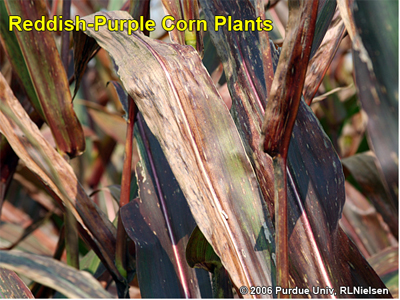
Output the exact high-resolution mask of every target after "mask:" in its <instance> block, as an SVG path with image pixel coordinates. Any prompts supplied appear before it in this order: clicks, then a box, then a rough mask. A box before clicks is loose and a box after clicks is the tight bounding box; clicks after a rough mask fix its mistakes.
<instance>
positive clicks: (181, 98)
mask: <svg viewBox="0 0 400 300" xmlns="http://www.w3.org/2000/svg"><path fill="white" fill-rule="evenodd" d="M101 14H102V15H105V16H106V17H108V18H113V19H116V18H117V19H119V18H121V19H129V18H130V16H129V15H127V14H126V13H123V12H110V13H101ZM85 18H86V20H87V21H88V22H91V21H92V20H93V18H94V15H91V16H88V17H85ZM85 33H86V34H88V35H90V36H92V37H93V38H95V39H96V40H97V43H98V44H99V45H100V46H101V47H103V48H105V49H106V50H107V51H108V52H109V53H110V54H111V56H112V57H113V58H114V60H115V62H116V64H117V65H118V67H119V75H120V77H121V81H122V83H123V84H124V87H125V89H126V90H127V92H128V93H129V94H130V95H131V96H132V98H133V99H134V100H135V102H136V104H137V106H138V108H139V110H140V111H141V112H142V114H143V116H144V119H145V121H146V123H147V124H148V126H149V128H150V130H151V131H152V133H153V134H154V135H155V136H156V137H157V139H158V140H159V142H160V144H161V147H162V149H163V151H164V154H165V156H166V157H167V159H168V162H169V164H170V166H171V169H172V171H173V173H174V175H175V177H176V179H177V181H178V183H179V185H180V187H181V189H182V191H183V193H184V195H185V197H186V199H187V201H188V203H189V206H190V209H191V212H192V214H193V216H194V218H195V220H196V223H197V224H198V226H199V228H200V229H201V231H202V232H203V234H204V236H205V237H206V238H207V240H208V241H209V242H210V244H211V245H212V246H213V248H214V250H215V252H216V253H217V255H218V256H220V257H221V260H222V264H223V265H224V267H225V268H226V269H227V271H228V272H229V274H230V276H231V278H232V281H233V282H234V284H236V285H237V286H243V285H245V286H248V287H249V286H254V285H258V284H260V285H265V284H272V282H273V280H274V277H275V276H273V272H274V266H273V262H272V259H271V253H272V252H273V241H272V242H271V243H268V241H267V240H266V239H265V238H263V239H260V243H262V245H258V247H257V246H256V240H257V237H258V235H259V233H260V231H261V232H262V233H264V231H266V232H268V231H269V230H271V226H272V225H271V223H270V221H269V217H268V211H267V210H266V207H265V206H264V202H263V201H262V199H261V197H260V194H259V191H258V187H257V181H256V178H255V176H254V174H253V170H252V168H251V165H250V163H249V161H248V158H247V157H246V154H245V152H244V149H243V147H242V144H241V141H240V137H239V135H238V133H237V131H236V129H235V126H234V124H233V122H232V120H231V118H230V116H229V112H228V110H227V109H226V106H225V104H224V103H223V102H222V100H221V98H220V97H219V95H218V93H217V91H216V89H215V86H214V85H213V83H212V81H211V79H210V78H209V75H208V74H207V72H206V71H205V69H204V68H203V67H202V63H201V60H200V58H199V56H198V55H197V53H196V52H195V51H194V49H193V48H192V47H185V46H181V45H167V44H164V43H162V42H159V41H153V40H151V39H148V38H146V37H145V36H143V35H141V34H138V33H136V32H135V33H133V34H132V35H131V36H128V35H127V32H126V31H125V32H119V33H117V34H116V33H113V34H112V35H111V34H110V32H109V31H107V30H106V29H104V30H102V29H100V30H99V31H97V32H95V31H92V30H91V29H88V30H87V31H86V32H85ZM127 51H128V52H127ZM127 57H129V60H127V59H126V58H127ZM132 66H135V67H134V68H132ZM150 83H151V84H150ZM189 95H190V96H189ZM263 225H264V226H265V227H263ZM255 249H257V251H255Z"/></svg>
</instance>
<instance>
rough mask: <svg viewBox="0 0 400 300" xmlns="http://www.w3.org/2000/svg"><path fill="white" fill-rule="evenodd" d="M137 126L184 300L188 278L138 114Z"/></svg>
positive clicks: (186, 296)
mask: <svg viewBox="0 0 400 300" xmlns="http://www.w3.org/2000/svg"><path fill="white" fill-rule="evenodd" d="M137 125H138V129H139V132H140V135H141V137H142V140H143V144H144V146H145V148H146V153H147V157H148V159H149V163H150V168H151V172H152V173H153V176H154V183H155V186H156V189H157V194H158V199H159V200H160V206H161V210H162V213H163V215H164V219H165V224H166V225H167V229H168V234H169V238H170V239H171V244H172V250H173V252H174V257H175V261H176V264H177V267H178V272H179V277H180V278H181V284H182V289H183V293H184V295H185V298H191V295H190V290H189V284H188V278H186V275H185V273H184V272H183V261H182V259H181V257H180V255H179V253H178V243H177V242H176V238H175V235H174V233H173V231H172V224H171V221H170V216H169V213H168V209H167V205H166V203H165V198H164V195H163V193H162V190H161V184H160V182H159V180H158V176H157V171H156V168H155V165H154V159H153V155H152V153H151V149H150V145H149V141H148V139H147V136H146V133H145V132H144V126H143V120H142V116H141V115H140V114H138V118H137Z"/></svg>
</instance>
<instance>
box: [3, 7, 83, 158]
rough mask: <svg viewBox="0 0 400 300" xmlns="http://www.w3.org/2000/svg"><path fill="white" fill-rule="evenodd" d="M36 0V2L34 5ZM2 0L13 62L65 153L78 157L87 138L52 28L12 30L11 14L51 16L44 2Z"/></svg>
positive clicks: (24, 17) (5, 33)
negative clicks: (9, 27) (74, 107)
mask: <svg viewBox="0 0 400 300" xmlns="http://www.w3.org/2000/svg"><path fill="white" fill-rule="evenodd" d="M32 3H33V4H32ZM32 3H31V2H28V1H2V2H1V3H0V13H1V17H0V20H2V21H1V23H0V25H1V28H2V29H1V37H2V40H3V42H4V45H5V47H6V49H7V52H8V56H9V58H10V61H11V62H12V64H13V67H14V69H15V71H16V72H17V74H19V76H20V79H21V81H22V83H23V84H24V87H25V89H26V91H27V94H28V96H29V99H30V100H31V102H32V104H33V106H34V107H35V109H36V110H37V112H38V113H39V114H41V116H42V118H43V119H44V120H45V121H46V123H47V124H48V125H49V127H50V128H51V131H52V133H53V136H54V140H55V141H56V144H57V147H58V149H59V150H60V151H61V152H62V153H67V154H68V155H70V156H72V157H74V156H77V155H80V154H81V153H82V152H83V151H84V150H85V139H84V135H83V130H82V127H81V124H80V123H79V120H78V119H77V117H76V115H75V112H74V109H73V105H72V101H71V93H70V90H69V85H68V78H67V75H66V73H65V70H64V67H63V64H62V62H61V59H60V56H59V53H58V51H57V48H56V44H55V41H54V38H53V36H52V33H51V32H50V31H47V30H45V31H38V30H32V31H26V30H21V31H18V30H17V29H16V28H14V29H13V31H12V32H11V31H9V30H8V27H7V26H8V16H20V17H21V18H22V20H34V21H36V20H38V19H40V18H41V17H42V16H44V17H46V18H48V16H47V10H46V5H45V2H44V1H35V2H32Z"/></svg>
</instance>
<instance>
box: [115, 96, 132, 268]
mask: <svg viewBox="0 0 400 300" xmlns="http://www.w3.org/2000/svg"><path fill="white" fill-rule="evenodd" d="M128 105H129V108H128V110H129V112H128V115H129V121H128V129H127V131H126V143H125V161H124V167H123V170H122V180H121V196H120V200H119V206H120V208H121V207H123V206H124V205H126V204H128V203H129V200H130V199H129V198H130V191H131V178H132V151H133V129H134V126H135V115H136V112H137V109H136V104H135V102H134V101H133V100H132V98H130V97H129V99H128ZM126 251H127V234H126V231H125V228H124V225H123V224H122V219H121V215H119V216H118V225H117V244H116V250H115V262H116V265H117V267H118V266H119V267H120V268H118V270H119V271H120V272H121V268H122V269H124V270H125V274H123V275H125V276H126V275H127V271H126V267H127V261H126V258H127V254H126Z"/></svg>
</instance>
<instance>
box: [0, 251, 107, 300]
mask: <svg viewBox="0 0 400 300" xmlns="http://www.w3.org/2000/svg"><path fill="white" fill-rule="evenodd" d="M0 267H2V268H6V269H9V270H12V271H14V272H17V273H21V274H23V275H24V276H26V277H28V278H30V279H31V280H33V281H36V282H39V283H41V284H43V285H45V286H49V287H51V288H53V289H55V290H56V291H59V292H60V293H62V294H64V295H65V296H67V297H70V298H112V296H111V294H109V293H108V292H107V291H105V290H104V289H103V287H102V286H101V285H100V283H99V282H98V281H97V280H96V279H94V278H93V277H92V276H91V275H90V274H89V273H88V272H85V271H78V270H76V269H74V268H72V267H70V266H67V265H65V264H63V263H61V262H59V261H57V260H55V259H53V258H49V257H44V256H40V255H37V254H29V253H24V252H20V251H17V250H10V251H0Z"/></svg>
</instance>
